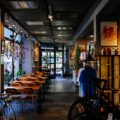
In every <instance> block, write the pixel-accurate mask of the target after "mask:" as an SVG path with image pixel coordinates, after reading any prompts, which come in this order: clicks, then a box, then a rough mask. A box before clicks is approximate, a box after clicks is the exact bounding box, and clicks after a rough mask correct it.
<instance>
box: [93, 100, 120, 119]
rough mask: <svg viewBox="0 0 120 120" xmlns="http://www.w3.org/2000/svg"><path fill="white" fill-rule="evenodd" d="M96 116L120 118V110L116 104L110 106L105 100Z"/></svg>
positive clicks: (96, 117) (97, 117) (98, 117)
mask: <svg viewBox="0 0 120 120" xmlns="http://www.w3.org/2000/svg"><path fill="white" fill-rule="evenodd" d="M94 116H95V117H94V118H95V120H107V119H112V120H120V111H119V109H117V108H116V107H115V106H110V105H109V103H106V102H104V104H100V105H99V106H98V108H97V110H96V112H95V115H94Z"/></svg>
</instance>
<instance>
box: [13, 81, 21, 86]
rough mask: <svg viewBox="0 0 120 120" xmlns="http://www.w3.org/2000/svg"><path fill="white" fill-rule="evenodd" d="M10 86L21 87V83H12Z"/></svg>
mask: <svg viewBox="0 0 120 120" xmlns="http://www.w3.org/2000/svg"><path fill="white" fill-rule="evenodd" d="M11 86H23V84H22V83H21V82H13V83H11Z"/></svg>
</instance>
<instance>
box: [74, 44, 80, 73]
mask: <svg viewBox="0 0 120 120" xmlns="http://www.w3.org/2000/svg"><path fill="white" fill-rule="evenodd" d="M80 53H81V49H80V47H79V46H78V45H77V46H76V49H75V62H74V63H75V70H76V71H78V69H79V68H80V67H81V65H80Z"/></svg>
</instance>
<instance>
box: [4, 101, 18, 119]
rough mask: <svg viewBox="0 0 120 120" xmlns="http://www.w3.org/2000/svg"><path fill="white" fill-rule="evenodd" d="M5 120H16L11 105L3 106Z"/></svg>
mask: <svg viewBox="0 0 120 120" xmlns="http://www.w3.org/2000/svg"><path fill="white" fill-rule="evenodd" d="M3 120H16V115H15V111H14V110H13V108H12V106H11V105H10V104H9V103H5V104H4V105H3Z"/></svg>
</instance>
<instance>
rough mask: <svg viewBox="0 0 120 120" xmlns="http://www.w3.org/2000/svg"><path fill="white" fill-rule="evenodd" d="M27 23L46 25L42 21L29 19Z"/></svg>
mask: <svg viewBox="0 0 120 120" xmlns="http://www.w3.org/2000/svg"><path fill="white" fill-rule="evenodd" d="M26 23H27V25H44V24H43V22H42V21H27V22H26Z"/></svg>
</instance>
